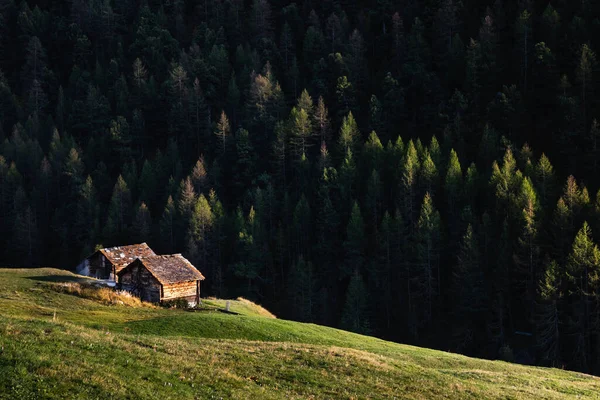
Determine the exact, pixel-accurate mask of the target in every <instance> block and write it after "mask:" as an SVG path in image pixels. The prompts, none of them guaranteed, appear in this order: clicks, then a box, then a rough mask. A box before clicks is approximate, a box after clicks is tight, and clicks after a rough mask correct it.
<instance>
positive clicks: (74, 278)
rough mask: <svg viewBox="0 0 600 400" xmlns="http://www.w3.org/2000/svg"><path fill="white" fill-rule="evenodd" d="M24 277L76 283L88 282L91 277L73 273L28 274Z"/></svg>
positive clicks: (34, 279) (39, 280)
mask: <svg viewBox="0 0 600 400" xmlns="http://www.w3.org/2000/svg"><path fill="white" fill-rule="evenodd" d="M26 279H31V280H32V281H38V282H77V283H89V282H91V279H88V278H84V277H81V276H73V275H66V274H65V275H40V276H28V277H26Z"/></svg>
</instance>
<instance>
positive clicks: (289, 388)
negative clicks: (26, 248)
mask: <svg viewBox="0 0 600 400" xmlns="http://www.w3.org/2000/svg"><path fill="white" fill-rule="evenodd" d="M73 279H78V278H77V277H75V276H74V275H71V274H69V273H66V272H64V271H58V270H52V269H37V270H8V269H4V270H2V269H0V399H4V398H7V399H8V398H11V399H12V398H19V399H27V398H32V399H39V398H56V399H63V398H160V399H171V398H172V399H180V398H209V399H210V398H240V399H245V398H264V399H270V398H402V399H413V398H414V399H429V398H450V399H460V398H472V399H481V398H503V399H505V398H536V399H560V398H564V399H567V398H577V396H579V398H590V399H591V398H599V399H600V379H598V378H593V377H590V376H587V375H583V374H577V373H572V372H566V371H562V370H555V369H543V368H531V367H524V366H519V365H513V364H507V363H503V362H491V361H484V360H478V359H470V358H467V357H463V356H459V355H455V354H449V353H444V352H438V351H434V350H428V349H422V348H417V347H411V346H404V345H399V344H394V343H390V342H385V341H382V340H378V339H375V338H370V337H364V336H360V335H355V334H351V333H348V332H344V331H340V330H335V329H330V328H325V327H321V326H317V325H313V324H300V323H295V322H290V321H284V320H278V319H273V318H266V317H262V316H257V315H260V314H262V313H263V312H262V311H260V310H259V309H254V308H252V307H251V306H248V305H247V304H242V303H240V302H232V310H233V311H237V312H241V313H244V315H230V314H224V313H221V312H218V311H210V312H185V311H178V310H163V309H152V308H130V307H124V306H106V305H102V304H100V303H98V302H96V301H92V300H87V299H82V298H79V297H75V296H73V295H69V294H63V293H57V292H55V291H52V290H48V289H47V288H46V285H48V284H49V283H48V282H49V281H50V282H51V281H63V280H73ZM209 303H211V305H215V306H222V303H221V302H219V301H209ZM55 312H56V318H54V314H55Z"/></svg>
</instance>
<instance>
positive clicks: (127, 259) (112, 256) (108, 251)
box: [98, 243, 156, 272]
mask: <svg viewBox="0 0 600 400" xmlns="http://www.w3.org/2000/svg"><path fill="white" fill-rule="evenodd" d="M98 251H99V252H100V253H102V254H103V255H104V257H106V259H107V260H108V261H109V262H110V263H111V264H113V265H114V266H115V267H116V268H117V272H118V270H119V269H120V268H124V267H126V266H127V265H129V264H130V263H131V262H133V261H134V260H135V259H136V258H139V257H149V256H154V255H156V254H155V253H154V251H152V249H151V248H150V246H148V245H147V244H146V243H139V244H132V245H129V246H116V247H108V248H105V249H100V250H98Z"/></svg>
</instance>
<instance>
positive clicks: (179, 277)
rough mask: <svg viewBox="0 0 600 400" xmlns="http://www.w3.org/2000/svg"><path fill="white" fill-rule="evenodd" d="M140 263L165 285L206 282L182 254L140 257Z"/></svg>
mask: <svg viewBox="0 0 600 400" xmlns="http://www.w3.org/2000/svg"><path fill="white" fill-rule="evenodd" d="M138 261H139V262H141V263H142V264H143V265H144V267H146V269H147V270H148V271H150V273H151V274H152V275H153V276H154V277H155V278H156V279H157V280H158V281H159V282H160V283H162V284H163V285H168V284H172V283H178V282H190V281H197V280H200V281H203V280H204V276H203V275H202V274H201V273H200V271H198V270H197V269H196V267H194V266H193V265H192V263H190V262H189V261H188V260H187V259H186V258H185V257H183V256H182V255H181V254H170V255H162V256H156V255H153V256H149V257H140V258H139V260H138ZM130 265H131V264H130ZM128 267H129V266H127V267H126V268H124V269H123V270H121V272H120V273H118V275H121V273H123V272H125V270H126V269H127V268H128Z"/></svg>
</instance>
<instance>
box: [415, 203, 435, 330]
mask: <svg viewBox="0 0 600 400" xmlns="http://www.w3.org/2000/svg"><path fill="white" fill-rule="evenodd" d="M415 240H416V243H415V250H416V259H415V263H414V265H413V271H414V272H413V273H411V277H410V279H411V280H412V281H413V284H412V290H413V299H414V301H415V303H413V307H414V310H413V312H414V313H416V315H417V327H418V328H423V327H426V326H427V325H429V324H430V323H431V322H432V321H433V314H434V308H435V304H436V301H437V299H438V298H439V294H440V286H439V285H440V269H439V261H440V251H441V220H440V214H439V212H438V211H437V210H436V209H435V208H434V205H433V199H432V198H431V196H430V194H429V193H426V194H425V197H424V198H423V203H422V205H421V214H420V216H419V220H418V222H417V227H416V238H415Z"/></svg>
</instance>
